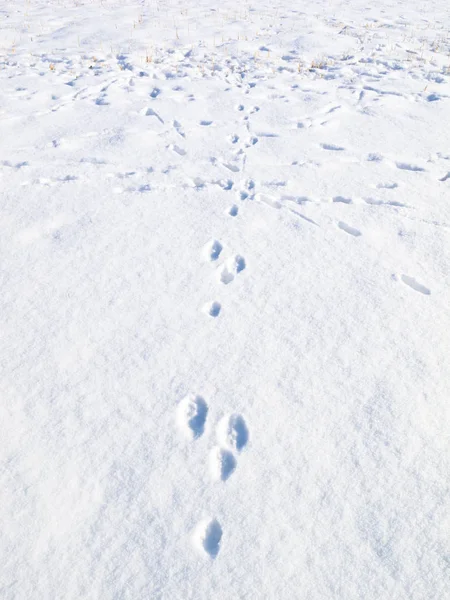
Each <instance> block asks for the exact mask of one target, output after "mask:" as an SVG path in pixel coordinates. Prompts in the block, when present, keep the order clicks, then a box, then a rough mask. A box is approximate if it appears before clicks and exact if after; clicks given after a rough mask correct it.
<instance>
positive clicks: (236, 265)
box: [219, 255, 246, 285]
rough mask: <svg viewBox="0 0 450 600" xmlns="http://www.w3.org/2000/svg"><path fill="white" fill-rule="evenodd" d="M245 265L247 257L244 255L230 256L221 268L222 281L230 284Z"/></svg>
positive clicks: (220, 277) (220, 276)
mask: <svg viewBox="0 0 450 600" xmlns="http://www.w3.org/2000/svg"><path fill="white" fill-rule="evenodd" d="M245 266H246V265H245V259H244V258H243V257H242V256H239V255H237V256H235V257H233V258H229V259H228V260H227V261H226V262H225V263H224V264H223V265H222V266H221V267H220V269H219V279H220V281H221V282H222V283H224V284H225V285H228V284H229V283H231V282H232V281H233V279H234V278H235V276H236V275H237V274H238V273H240V272H241V271H243V270H244V269H245Z"/></svg>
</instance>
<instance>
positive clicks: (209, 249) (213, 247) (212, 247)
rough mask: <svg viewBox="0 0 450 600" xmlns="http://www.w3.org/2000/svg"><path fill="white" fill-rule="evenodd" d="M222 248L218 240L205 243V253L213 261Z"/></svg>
mask: <svg viewBox="0 0 450 600" xmlns="http://www.w3.org/2000/svg"><path fill="white" fill-rule="evenodd" d="M222 250H223V246H222V244H221V243H220V242H219V241H218V240H212V241H211V242H210V243H209V244H207V246H206V248H205V253H206V256H207V258H208V260H210V261H215V260H217V259H218V258H219V256H220V253H221V252H222Z"/></svg>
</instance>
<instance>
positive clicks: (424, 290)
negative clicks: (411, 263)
mask: <svg viewBox="0 0 450 600" xmlns="http://www.w3.org/2000/svg"><path fill="white" fill-rule="evenodd" d="M402 281H403V283H406V285H408V286H409V287H410V288H412V289H413V290H415V291H416V292H420V293H421V294H425V296H429V295H430V294H431V291H430V290H429V289H428V288H427V287H425V286H424V285H422V284H421V283H419V282H418V281H416V280H415V279H414V277H409V275H402Z"/></svg>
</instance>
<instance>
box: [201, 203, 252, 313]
mask: <svg viewBox="0 0 450 600" xmlns="http://www.w3.org/2000/svg"><path fill="white" fill-rule="evenodd" d="M230 214H231V213H230ZM236 214H237V211H236ZM222 251H223V246H222V244H221V243H220V242H219V241H218V240H212V241H211V242H209V243H208V244H207V245H206V247H205V249H204V253H205V256H206V258H207V260H209V261H210V262H215V261H217V260H219V258H220V256H221V254H222ZM245 267H246V263H245V258H244V257H243V256H241V255H240V254H236V255H235V256H231V257H230V258H228V259H227V260H226V261H225V262H224V263H223V264H222V265H221V266H220V267H219V268H218V270H217V275H218V279H219V281H220V282H221V283H223V284H224V285H228V284H230V283H231V282H232V281H233V280H234V278H235V277H236V275H238V274H239V273H241V271H243V270H244V269H245ZM221 309H222V306H221V304H220V302H217V301H214V302H211V303H209V304H206V305H205V307H204V310H205V312H206V313H208V314H209V315H210V316H211V317H218V316H219V314H220V311H221Z"/></svg>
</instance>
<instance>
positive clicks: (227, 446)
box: [177, 394, 249, 558]
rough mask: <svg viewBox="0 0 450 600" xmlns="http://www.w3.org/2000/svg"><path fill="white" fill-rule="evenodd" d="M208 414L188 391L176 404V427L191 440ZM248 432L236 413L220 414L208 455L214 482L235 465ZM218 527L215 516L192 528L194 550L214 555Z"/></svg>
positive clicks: (223, 478)
mask: <svg viewBox="0 0 450 600" xmlns="http://www.w3.org/2000/svg"><path fill="white" fill-rule="evenodd" d="M207 417H208V404H207V403H206V401H205V399H204V398H202V397H201V396H196V395H193V394H189V395H188V396H186V397H185V398H183V400H181V402H180V403H179V405H178V408H177V421H178V426H179V427H180V429H181V431H182V432H183V433H184V435H185V436H186V437H187V438H188V439H189V440H191V441H193V440H195V439H198V438H199V437H201V436H202V435H203V433H204V431H205V425H206V420H207ZM248 438H249V432H248V427H247V423H246V422H245V419H244V417H243V416H242V415H240V414H231V415H226V416H225V417H223V418H222V419H221V420H220V421H219V423H218V426H217V442H218V443H217V445H216V446H214V447H213V449H212V450H211V452H210V455H209V468H210V473H211V476H212V478H213V479H214V480H215V481H226V480H227V479H228V478H229V477H230V476H231V475H232V473H233V472H234V471H235V469H236V466H237V459H236V454H238V453H239V452H241V451H242V450H243V449H244V448H245V447H246V446H247V443H248ZM222 535H223V531H222V526H221V525H220V523H219V521H218V520H217V519H215V518H213V519H211V518H207V519H204V520H202V521H201V522H200V523H199V524H198V525H197V526H196V528H195V529H194V532H193V535H192V541H193V544H194V546H195V547H197V549H198V550H199V551H200V552H201V553H203V554H205V555H206V556H209V557H210V558H216V556H217V555H218V553H219V550H220V545H221V541H222Z"/></svg>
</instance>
